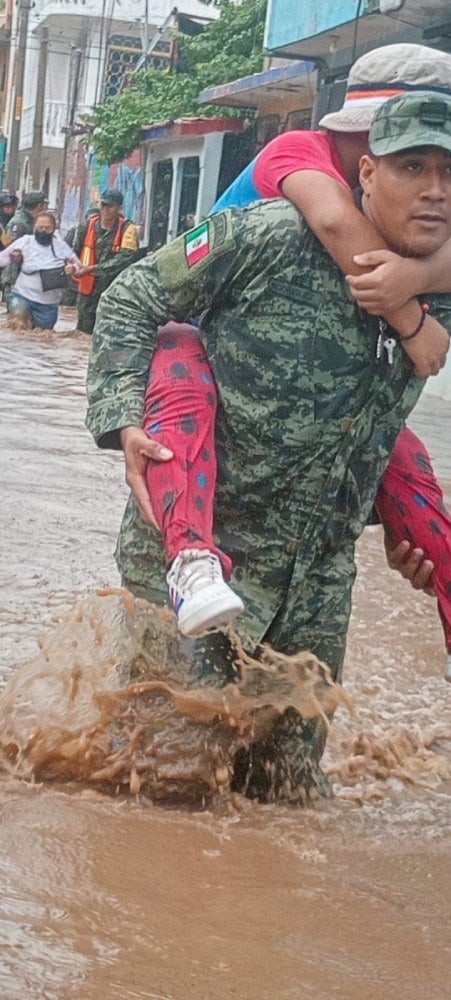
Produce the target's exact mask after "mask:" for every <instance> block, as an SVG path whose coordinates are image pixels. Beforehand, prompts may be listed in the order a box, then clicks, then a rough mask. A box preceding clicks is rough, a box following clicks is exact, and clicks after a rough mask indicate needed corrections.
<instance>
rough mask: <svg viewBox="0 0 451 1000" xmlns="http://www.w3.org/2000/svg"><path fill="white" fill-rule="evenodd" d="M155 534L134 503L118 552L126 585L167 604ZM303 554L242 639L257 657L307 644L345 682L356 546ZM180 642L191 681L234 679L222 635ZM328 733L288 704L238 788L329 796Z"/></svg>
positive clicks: (258, 795) (242, 764)
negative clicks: (281, 594) (149, 545)
mask: <svg viewBox="0 0 451 1000" xmlns="http://www.w3.org/2000/svg"><path fill="white" fill-rule="evenodd" d="M141 524H142V522H141ZM150 534H151V535H152V536H153V538H155V541H156V540H157V538H156V536H155V534H154V533H153V530H152V529H148V528H147V527H146V526H145V525H144V524H142V532H141V531H139V530H137V523H136V510H135V508H134V504H133V501H131V503H130V505H129V507H128V510H127V511H126V514H125V518H124V522H123V526H122V532H121V536H120V539H119V545H118V551H117V561H118V565H119V569H120V570H121V576H122V583H123V586H124V587H127V588H128V589H129V590H131V591H132V592H133V593H134V594H135V595H136V596H137V597H144V598H145V599H147V600H150V601H151V602H153V603H155V604H158V605H164V604H166V603H167V598H168V595H167V591H166V588H165V586H164V582H163V580H164V576H163V573H164V552H163V550H162V547H160V552H159V553H158V555H157V551H156V550H153V553H152V556H154V555H155V556H156V557H157V558H156V559H155V558H154V557H152V556H151V557H150V558H148V556H147V553H145V552H144V551H143V548H142V543H143V541H144V539H145V536H148V535H150ZM302 555H303V553H300V557H301V558H300V564H301V568H299V566H298V565H297V559H296V555H294V556H293V558H292V560H291V566H290V568H289V569H288V571H287V573H286V585H285V599H284V600H283V602H282V603H280V605H279V607H278V608H274V607H271V602H269V603H268V604H265V603H264V600H263V602H262V604H261V607H260V609H259V625H260V630H259V631H258V633H256V632H255V631H254V629H253V628H252V627H251V626H250V625H249V626H248V630H247V634H246V613H245V615H244V618H243V621H244V627H243V628H242V629H241V627H240V628H239V631H240V638H241V639H242V641H243V642H244V645H245V646H246V648H247V650H248V651H249V652H251V653H253V654H254V655H255V656H256V658H258V655H259V648H260V646H261V644H262V643H267V644H269V645H270V646H272V647H273V648H274V649H276V650H278V651H279V652H283V653H287V654H293V653H297V652H299V651H300V650H310V651H311V652H313V653H315V654H316V656H318V657H319V658H320V659H321V660H323V661H324V662H326V663H327V664H328V666H329V667H330V670H331V673H332V676H333V678H334V680H336V681H340V680H341V676H342V668H343V661H344V656H345V650H346V635H347V628H348V622H349V616H350V611H351V592H352V585H353V582H354V575H355V569H354V558H353V556H354V546H353V544H351V543H349V544H348V545H347V546H344V548H343V550H342V551H340V552H338V553H336V552H335V553H334V552H331V551H323V552H322V553H321V556H319V553H318V554H317V556H316V558H313V559H312V558H310V559H307V564H308V565H306V567H305V570H303V569H302V566H303V559H302ZM311 555H312V553H311ZM313 555H314V554H313ZM156 561H158V563H159V564H160V565H159V566H157V565H156ZM158 569H160V570H161V586H159V585H158V584H157V579H156V571H157V570H158ZM299 569H300V571H299ZM284 575H285V574H284ZM232 586H233V587H234V588H235V589H236V590H237V591H238V593H239V594H240V596H242V598H243V600H244V601H245V602H246V599H247V601H248V606H249V604H252V597H251V595H250V594H249V593H248V594H246V588H243V585H242V581H239V580H238V579H237V578H234V577H232ZM263 597H264V594H263ZM241 620H242V619H241V618H240V620H239V623H240V622H241ZM265 626H266V627H265ZM249 633H250V635H249ZM183 645H184V651H185V653H186V655H187V658H188V659H189V661H190V662H191V671H192V673H191V680H192V683H193V685H194V686H203V685H214V686H217V687H222V686H224V685H225V684H227V683H230V682H233V681H234V680H236V679H237V676H238V673H239V668H238V667H237V666H236V663H235V660H236V651H235V649H234V647H233V645H232V644H231V642H230V640H229V639H228V637H227V636H226V635H224V634H223V633H220V632H216V633H212V634H211V635H209V636H206V637H204V638H201V639H196V640H189V639H185V640H183ZM326 738H327V724H326V722H325V721H324V719H322V718H316V719H309V720H303V719H302V718H301V717H300V715H299V714H298V712H297V711H296V710H295V709H288V710H287V711H285V713H284V714H283V716H282V717H281V719H280V720H279V722H278V723H277V725H276V726H275V728H274V730H273V732H272V734H271V736H270V738H269V739H267V740H265V741H264V742H263V743H261V744H259V745H253V747H252V754H250V753H249V752H246V753H245V752H243V753H242V754H239V755H238V757H237V759H236V769H235V779H234V787H235V789H236V790H237V791H240V792H244V793H245V794H246V795H247V796H248V797H250V798H254V799H257V800H258V801H261V802H267V801H272V800H274V799H277V800H283V801H287V800H288V801H289V802H293V803H296V804H298V803H299V804H303V803H305V802H308V801H309V800H310V799H313V798H316V797H318V796H321V797H327V796H329V795H330V786H329V783H328V780H327V778H326V776H325V774H324V772H323V771H322V769H321V766H320V761H321V758H322V755H323V752H324V748H325V744H326Z"/></svg>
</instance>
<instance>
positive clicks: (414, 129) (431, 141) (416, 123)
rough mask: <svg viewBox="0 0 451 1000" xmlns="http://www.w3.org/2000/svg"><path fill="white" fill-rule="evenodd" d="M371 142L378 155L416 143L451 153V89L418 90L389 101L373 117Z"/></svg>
mask: <svg viewBox="0 0 451 1000" xmlns="http://www.w3.org/2000/svg"><path fill="white" fill-rule="evenodd" d="M368 145H369V147H370V150H371V152H372V153H374V155H375V156H386V154H387V153H399V152H400V151H401V150H403V149H412V147H413V146H440V147H441V148H442V149H446V150H448V152H451V91H449V92H446V91H445V92H436V93H434V94H433V93H431V91H427V90H423V91H416V92H415V94H403V95H402V97H395V98H394V99H393V100H391V101H386V102H385V104H383V105H382V107H380V108H379V109H378V110H377V112H376V114H375V116H374V118H373V124H372V126H371V131H370V135H369V140H368Z"/></svg>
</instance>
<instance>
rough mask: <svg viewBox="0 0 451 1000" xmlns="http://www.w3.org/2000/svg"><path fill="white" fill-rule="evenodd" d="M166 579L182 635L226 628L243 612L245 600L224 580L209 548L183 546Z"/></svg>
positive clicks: (215, 558)
mask: <svg viewBox="0 0 451 1000" xmlns="http://www.w3.org/2000/svg"><path fill="white" fill-rule="evenodd" d="M166 580H167V583H168V587H169V597H170V600H171V604H172V607H173V609H174V611H175V614H176V616H177V623H178V627H179V629H180V632H181V633H182V635H186V636H197V635H202V634H203V633H205V632H208V631H209V630H210V629H217V628H224V627H225V626H226V625H230V624H231V622H233V620H234V619H235V618H236V616H237V615H239V614H241V612H242V611H244V605H243V602H242V600H241V599H240V598H239V597H238V595H237V594H235V593H234V591H233V590H232V588H231V587H229V586H228V584H227V583H226V582H225V580H224V577H223V575H222V568H221V563H220V561H219V559H218V557H217V556H215V555H214V554H213V553H212V552H209V551H208V550H205V549H184V550H183V551H182V552H180V553H179V554H178V556H177V557H176V558H175V559H174V562H173V563H172V566H171V568H170V570H169V572H168V574H167V577H166Z"/></svg>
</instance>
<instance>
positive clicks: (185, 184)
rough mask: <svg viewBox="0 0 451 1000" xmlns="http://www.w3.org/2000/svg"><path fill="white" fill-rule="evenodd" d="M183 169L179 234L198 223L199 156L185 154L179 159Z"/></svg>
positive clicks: (178, 221)
mask: <svg viewBox="0 0 451 1000" xmlns="http://www.w3.org/2000/svg"><path fill="white" fill-rule="evenodd" d="M178 169H179V170H180V171H181V182H180V204H179V213H178V220H177V236H180V233H185V232H186V230H187V229H192V227H193V226H194V225H195V223H196V208H197V193H198V190H199V173H200V166H199V157H198V156H184V157H182V159H181V160H179V166H178Z"/></svg>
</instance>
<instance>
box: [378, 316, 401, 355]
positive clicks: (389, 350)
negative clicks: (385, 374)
mask: <svg viewBox="0 0 451 1000" xmlns="http://www.w3.org/2000/svg"><path fill="white" fill-rule="evenodd" d="M386 330H387V324H386V322H385V320H384V319H381V318H379V336H378V338H377V341H376V361H377V362H379V363H383V362H386V364H388V365H389V366H391V365H392V364H393V353H394V350H395V347H396V344H397V341H396V340H395V338H394V337H387V336H386Z"/></svg>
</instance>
